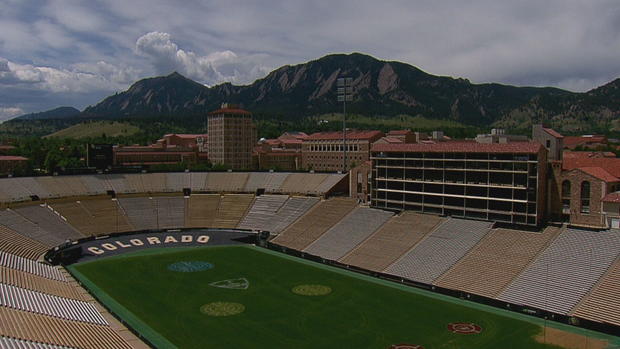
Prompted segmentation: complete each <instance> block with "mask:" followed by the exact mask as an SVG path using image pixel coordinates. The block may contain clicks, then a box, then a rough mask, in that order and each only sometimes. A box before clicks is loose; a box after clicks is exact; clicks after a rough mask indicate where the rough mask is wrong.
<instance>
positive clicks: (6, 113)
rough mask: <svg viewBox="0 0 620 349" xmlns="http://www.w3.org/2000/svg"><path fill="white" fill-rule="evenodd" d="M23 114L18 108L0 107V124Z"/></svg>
mask: <svg viewBox="0 0 620 349" xmlns="http://www.w3.org/2000/svg"><path fill="white" fill-rule="evenodd" d="M22 114H24V111H23V110H22V108H18V107H0V122H1V121H5V120H8V119H11V118H14V117H16V116H18V115H22Z"/></svg>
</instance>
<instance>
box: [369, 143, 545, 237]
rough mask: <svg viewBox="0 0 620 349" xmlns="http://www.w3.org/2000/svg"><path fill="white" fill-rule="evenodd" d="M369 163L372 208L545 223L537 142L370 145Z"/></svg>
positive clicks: (542, 159)
mask: <svg viewBox="0 0 620 349" xmlns="http://www.w3.org/2000/svg"><path fill="white" fill-rule="evenodd" d="M371 160H372V176H371V177H372V185H371V204H372V206H373V207H377V208H387V209H393V210H414V211H420V212H429V213H437V214H443V215H449V216H455V217H468V218H475V219H483V220H491V221H498V222H505V223H512V224H527V225H538V224H540V223H541V222H542V220H543V218H544V213H545V193H546V189H545V186H546V169H547V166H546V165H547V150H546V149H545V148H544V147H543V146H542V145H541V144H539V143H535V142H518V143H506V144H498V143H492V144H481V143H476V142H441V143H435V144H375V145H374V146H373V148H372V153H371Z"/></svg>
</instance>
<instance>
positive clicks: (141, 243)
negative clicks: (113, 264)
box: [129, 239, 144, 246]
mask: <svg viewBox="0 0 620 349" xmlns="http://www.w3.org/2000/svg"><path fill="white" fill-rule="evenodd" d="M129 242H131V244H132V245H134V246H142V245H144V242H142V240H140V239H131V240H129Z"/></svg>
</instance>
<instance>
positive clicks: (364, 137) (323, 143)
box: [301, 131, 384, 171]
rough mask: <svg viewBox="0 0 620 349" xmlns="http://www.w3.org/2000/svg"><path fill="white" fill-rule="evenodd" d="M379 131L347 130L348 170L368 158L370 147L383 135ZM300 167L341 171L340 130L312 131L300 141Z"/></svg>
mask: <svg viewBox="0 0 620 349" xmlns="http://www.w3.org/2000/svg"><path fill="white" fill-rule="evenodd" d="M383 136H384V134H383V132H381V131H347V139H346V147H347V152H346V153H347V155H346V156H347V168H346V169H344V170H349V169H351V168H353V167H355V166H357V165H359V164H362V163H363V162H365V161H368V160H369V158H370V147H371V146H372V144H373V143H374V142H375V141H376V140H378V139H379V138H381V137H383ZM301 153H302V160H301V162H302V167H303V168H305V169H309V170H317V171H343V166H344V144H343V137H342V132H318V133H313V134H311V135H310V136H308V137H307V138H305V139H304V140H303V141H302V146H301Z"/></svg>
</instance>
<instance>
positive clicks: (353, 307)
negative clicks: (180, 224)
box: [69, 246, 594, 349]
mask: <svg viewBox="0 0 620 349" xmlns="http://www.w3.org/2000/svg"><path fill="white" fill-rule="evenodd" d="M69 268H70V269H71V271H72V272H73V273H74V275H76V276H77V277H78V278H79V279H80V280H81V281H82V282H83V283H84V284H85V285H86V286H87V287H88V288H89V289H90V290H91V292H92V293H94V294H95V295H96V296H97V297H98V298H99V299H100V300H101V301H103V302H104V303H105V304H106V305H107V306H108V307H109V308H111V309H112V310H113V311H114V312H115V313H117V314H119V315H120V316H121V317H122V318H123V319H124V320H125V321H126V322H128V323H129V324H130V325H131V326H132V327H133V328H135V329H136V330H138V331H139V332H140V333H141V334H142V335H143V336H145V337H146V338H148V339H149V341H151V342H152V343H153V344H155V345H156V346H158V347H161V348H164V347H165V348H167V347H174V346H176V347H179V348H389V347H390V346H391V345H393V344H400V343H406V344H411V345H421V346H423V347H424V348H425V349H431V348H459V349H464V348H472V349H473V348H476V349H483V348H492V349H498V348H502V349H503V348H527V349H534V348H558V347H557V346H553V345H549V344H542V343H540V342H539V341H537V340H536V339H535V338H534V337H535V336H536V335H540V334H541V333H543V332H542V331H543V327H542V326H541V325H542V320H540V319H536V318H532V317H527V316H524V315H519V314H515V313H510V312H507V311H503V310H499V309H495V308H491V307H487V306H483V305H479V304H474V303H471V302H464V301H461V300H458V299H454V298H451V297H445V296H441V295H437V294H434V293H430V292H426V291H422V290H418V289H414V288H411V287H406V286H402V285H398V284H395V283H390V282H386V281H382V280H378V279H375V278H371V277H367V276H363V275H359V274H355V273H350V272H347V271H344V270H340V269H336V268H331V267H326V266H323V265H321V264H317V263H312V262H308V261H305V260H301V259H297V258H294V257H289V256H286V255H283V254H279V253H276V252H272V251H268V250H265V249H261V248H258V247H252V246H234V247H233V246H225V247H218V246H216V247H202V248H186V249H156V250H145V251H142V252H138V253H134V254H128V255H122V256H115V257H108V258H104V259H100V260H96V261H92V262H86V263H81V264H75V265H73V266H70V267H69ZM450 323H466V324H474V325H475V326H472V325H465V326H463V328H462V329H463V330H464V331H465V332H468V331H473V332H478V329H480V332H479V333H468V334H463V333H454V332H452V331H451V330H449V329H448V325H449V324H450ZM557 326H558V325H557V324H556V327H557ZM560 327H561V325H560ZM564 327H568V326H564ZM563 330H566V329H563ZM571 331H572V330H571ZM581 332H582V334H585V335H587V336H589V335H592V333H591V332H589V331H581ZM583 338H585V337H583ZM592 347H594V346H592Z"/></svg>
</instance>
